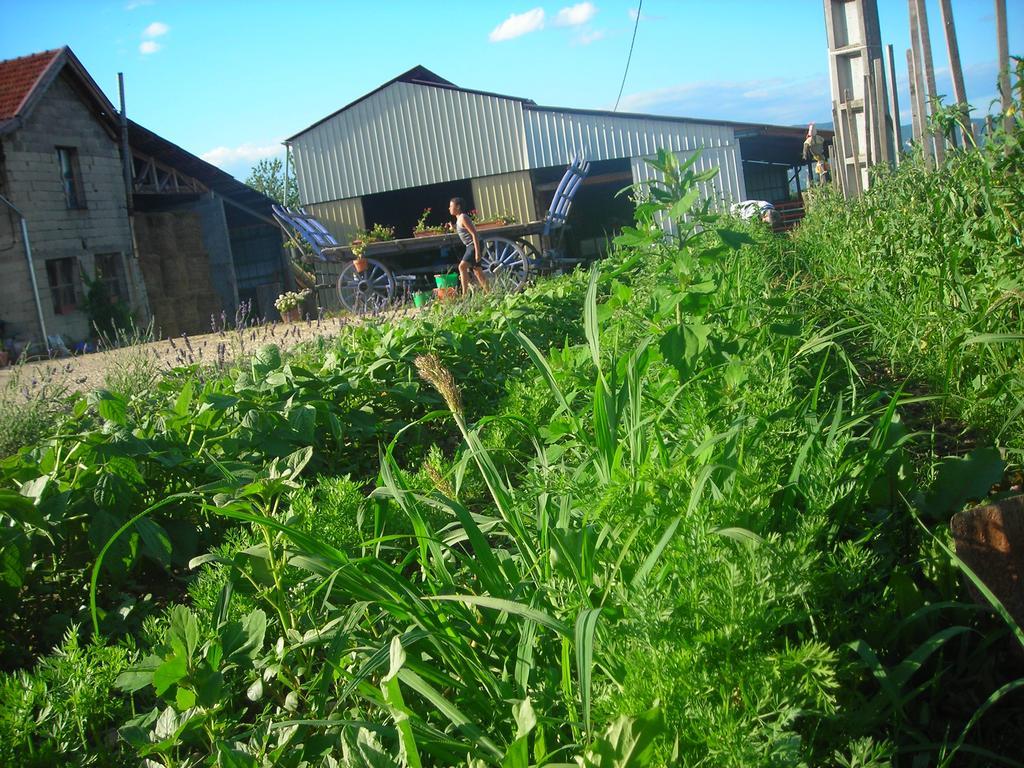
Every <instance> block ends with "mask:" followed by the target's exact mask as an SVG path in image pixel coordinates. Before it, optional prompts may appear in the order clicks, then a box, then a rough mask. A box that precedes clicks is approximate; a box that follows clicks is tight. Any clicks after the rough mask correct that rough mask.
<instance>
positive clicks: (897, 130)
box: [885, 43, 903, 165]
mask: <svg viewBox="0 0 1024 768" xmlns="http://www.w3.org/2000/svg"><path fill="white" fill-rule="evenodd" d="M885 51H886V57H887V58H888V59H889V102H890V105H889V111H890V112H891V113H892V141H893V151H894V152H895V154H896V157H894V158H893V159H894V160H895V162H896V165H899V164H900V162H901V160H902V155H903V126H902V125H900V123H902V122H903V118H902V117H901V116H900V97H899V93H898V90H899V89H898V88H897V87H896V58H895V56H894V55H893V49H892V44H891V43H890V44H889V45H887V46H885Z"/></svg>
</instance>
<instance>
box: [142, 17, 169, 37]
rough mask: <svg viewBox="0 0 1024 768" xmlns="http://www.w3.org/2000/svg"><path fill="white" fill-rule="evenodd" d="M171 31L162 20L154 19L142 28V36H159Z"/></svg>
mask: <svg viewBox="0 0 1024 768" xmlns="http://www.w3.org/2000/svg"><path fill="white" fill-rule="evenodd" d="M170 31H171V28H170V27H169V26H167V25H166V24H164V23H163V22H162V21H154V22H153V23H152V24H150V25H149V26H148V27H146V28H145V29H144V30H142V36H143V37H160V36H161V35H166V34H167V33H168V32H170Z"/></svg>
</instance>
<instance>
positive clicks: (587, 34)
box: [573, 29, 607, 45]
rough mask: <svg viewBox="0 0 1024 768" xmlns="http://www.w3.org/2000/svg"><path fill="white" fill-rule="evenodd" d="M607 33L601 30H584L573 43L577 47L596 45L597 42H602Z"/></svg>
mask: <svg viewBox="0 0 1024 768" xmlns="http://www.w3.org/2000/svg"><path fill="white" fill-rule="evenodd" d="M606 34H607V33H606V32H605V31H604V30H603V29H594V30H589V29H588V30H584V31H583V32H580V33H579V35H577V36H576V39H575V40H574V41H573V42H575V43H576V44H577V45H590V44H591V43H596V42H597V41H598V40H603V39H604V37H605V35H606Z"/></svg>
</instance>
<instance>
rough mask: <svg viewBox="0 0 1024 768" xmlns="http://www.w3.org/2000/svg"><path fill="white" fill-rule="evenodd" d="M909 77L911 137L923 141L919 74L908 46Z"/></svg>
mask: <svg viewBox="0 0 1024 768" xmlns="http://www.w3.org/2000/svg"><path fill="white" fill-rule="evenodd" d="M907 79H908V80H909V84H910V139H911V141H913V142H914V143H915V144H920V143H921V116H920V115H919V114H918V113H917V75H916V74H915V73H914V52H913V51H911V50H910V49H909V48H907Z"/></svg>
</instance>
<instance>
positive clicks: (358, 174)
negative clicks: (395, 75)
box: [292, 82, 527, 205]
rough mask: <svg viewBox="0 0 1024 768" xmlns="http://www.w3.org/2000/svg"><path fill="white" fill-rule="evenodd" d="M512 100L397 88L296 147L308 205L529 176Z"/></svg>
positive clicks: (516, 107) (407, 85)
mask: <svg viewBox="0 0 1024 768" xmlns="http://www.w3.org/2000/svg"><path fill="white" fill-rule="evenodd" d="M522 136H523V108H522V104H521V103H520V102H518V101H515V100H513V99H503V98H500V97H496V96H485V95H482V94H476V93H467V92H465V91H459V90H452V89H447V88H433V87H429V86H422V85H413V84H411V83H402V82H399V83H394V84H392V85H390V86H388V87H387V88H385V89H384V90H382V91H380V92H379V93H377V94H374V95H373V96H371V97H370V98H368V99H366V100H364V101H362V102H360V103H359V104H356V105H355V106H354V107H352V108H350V109H348V110H346V111H345V112H342V113H341V114H339V115H335V116H334V117H332V118H331V119H329V120H327V121H325V122H323V123H321V124H320V125H318V126H316V127H315V128H312V129H311V130H309V131H308V132H306V133H304V134H302V135H301V136H299V137H297V138H296V139H294V141H293V142H292V150H293V152H294V157H295V169H296V175H297V177H298V180H299V197H300V198H301V200H302V202H303V204H304V205H309V204H311V203H322V202H325V201H328V200H340V199H344V198H350V197H356V196H359V195H367V194H372V193H375V192H387V191H391V190H395V189H405V188H408V187H418V186H423V185H426V184H437V183H441V182H445V181H454V180H457V179H469V178H474V177H477V176H490V175H493V174H497V173H509V172H512V171H522V170H526V168H527V166H526V164H525V158H524V157H523V147H522Z"/></svg>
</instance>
